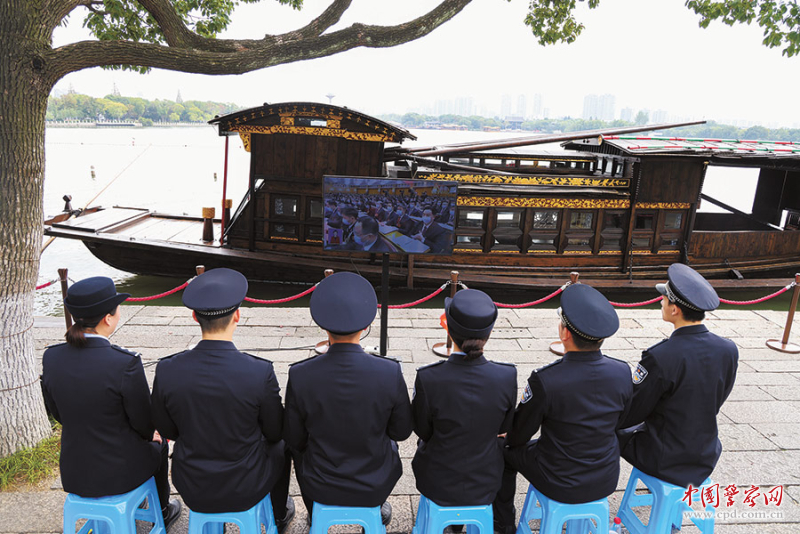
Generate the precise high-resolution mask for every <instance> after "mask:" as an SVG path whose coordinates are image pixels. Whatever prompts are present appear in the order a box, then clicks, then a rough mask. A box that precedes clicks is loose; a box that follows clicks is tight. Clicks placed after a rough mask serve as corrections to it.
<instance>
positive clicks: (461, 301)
mask: <svg viewBox="0 0 800 534" xmlns="http://www.w3.org/2000/svg"><path fill="white" fill-rule="evenodd" d="M444 313H445V317H446V318H447V330H448V331H449V332H450V333H451V334H455V335H457V336H459V337H463V338H464V339H483V338H486V337H488V336H489V334H490V333H491V332H492V328H493V327H494V322H495V321H496V320H497V306H495V304H494V302H493V301H492V299H491V298H490V297H489V295H487V294H486V293H484V292H483V291H478V290H477V289H464V290H462V291H459V292H458V293H456V296H455V297H453V298H450V297H447V298H445V299H444Z"/></svg>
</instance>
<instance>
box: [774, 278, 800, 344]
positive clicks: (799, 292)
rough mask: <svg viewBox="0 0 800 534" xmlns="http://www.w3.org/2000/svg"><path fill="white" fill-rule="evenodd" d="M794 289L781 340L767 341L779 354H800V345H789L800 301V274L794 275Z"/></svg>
mask: <svg viewBox="0 0 800 534" xmlns="http://www.w3.org/2000/svg"><path fill="white" fill-rule="evenodd" d="M794 284H795V285H794V288H793V289H792V303H791V304H790V305H789V315H787V317H786V327H785V328H784V329H783V338H782V339H781V340H777V339H769V340H767V347H769V348H771V349H772V350H777V351H778V352H788V353H789V354H799V353H800V345H797V344H795V343H789V334H790V333H791V332H792V323H793V322H794V313H795V311H796V310H797V301H798V299H800V273H798V274H795V275H794Z"/></svg>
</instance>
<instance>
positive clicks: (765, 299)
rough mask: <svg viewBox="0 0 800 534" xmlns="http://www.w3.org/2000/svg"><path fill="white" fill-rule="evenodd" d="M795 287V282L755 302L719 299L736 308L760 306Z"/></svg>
mask: <svg viewBox="0 0 800 534" xmlns="http://www.w3.org/2000/svg"><path fill="white" fill-rule="evenodd" d="M794 285H795V284H794V282H792V283H791V284H789V285H788V286H786V287H784V288H783V289H779V290H778V291H776V292H775V293H772V294H771V295H767V296H766V297H761V298H760V299H755V300H728V299H723V298H721V299H719V301H720V302H722V303H724V304H733V305H735V306H747V305H749V304H758V303H759V302H764V301H767V300H769V299H773V298H775V297H777V296H778V295H782V294H783V293H786V292H787V291H789V290H790V289H792V288H793V287H794Z"/></svg>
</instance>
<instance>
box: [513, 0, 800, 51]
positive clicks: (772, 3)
mask: <svg viewBox="0 0 800 534" xmlns="http://www.w3.org/2000/svg"><path fill="white" fill-rule="evenodd" d="M581 1H583V0H581ZM587 3H588V5H589V8H590V9H594V8H595V7H597V6H598V4H599V3H600V0H588V2H587ZM685 4H686V7H688V8H689V9H691V10H692V11H694V12H695V13H697V14H698V15H700V23H699V24H700V27H701V28H707V27H708V26H709V24H711V22H712V21H714V20H720V21H722V22H723V23H725V24H727V25H729V26H733V25H734V24H737V23H738V24H751V23H752V22H753V21H755V22H756V23H757V24H758V25H759V26H760V27H761V28H763V30H764V40H763V41H762V43H763V44H764V45H765V46H767V47H769V48H775V47H779V46H782V47H784V48H783V51H782V53H783V55H785V56H787V57H792V56H795V55H797V54H800V6H798V4H797V1H796V0H721V1H714V0H686V2H685ZM575 6H576V0H531V2H530V10H529V12H528V15H527V17H526V18H525V24H527V25H528V26H530V27H531V30H532V31H533V34H534V36H536V38H537V39H538V40H539V44H542V45H548V44H555V43H559V42H561V43H571V42H573V41H575V39H577V38H578V36H579V35H580V34H581V32H582V31H583V29H584V26H583V24H581V23H580V22H578V21H577V19H576V18H575V16H574V13H573V12H574V10H575Z"/></svg>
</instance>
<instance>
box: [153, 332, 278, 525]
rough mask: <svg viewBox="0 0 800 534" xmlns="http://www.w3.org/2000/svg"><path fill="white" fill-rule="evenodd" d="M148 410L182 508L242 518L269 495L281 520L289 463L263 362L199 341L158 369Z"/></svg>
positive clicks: (273, 383) (273, 387)
mask: <svg viewBox="0 0 800 534" xmlns="http://www.w3.org/2000/svg"><path fill="white" fill-rule="evenodd" d="M152 404H153V421H154V422H155V425H156V428H158V430H159V432H160V433H161V435H162V436H165V437H167V438H170V439H174V440H175V448H174V452H173V462H172V480H173V483H174V484H175V487H176V488H177V489H178V491H179V492H180V494H181V497H183V500H184V502H185V503H186V505H187V506H188V507H189V508H191V509H192V510H194V511H197V512H203V513H219V512H236V511H243V510H247V509H249V508H252V507H253V506H254V505H256V504H257V503H258V502H259V501H261V500H262V499H263V498H264V496H266V495H267V493H270V494H271V497H272V503H273V509H274V512H275V517H276V518H278V519H281V518H283V517H285V515H286V497H287V494H288V485H289V470H290V468H291V462H290V461H289V459H288V457H287V456H288V455H287V449H286V446H285V444H284V442H283V441H282V440H281V430H282V426H283V406H282V405H281V398H280V388H279V386H278V381H277V378H276V377H275V372H274V370H273V367H272V363H271V362H269V361H267V360H263V359H260V358H257V357H255V356H252V355H250V354H246V353H243V352H240V351H238V350H237V349H236V346H235V345H234V344H233V343H231V342H230V341H221V340H202V341H200V343H198V344H197V346H196V347H195V348H194V349H191V350H187V351H184V352H182V353H179V354H174V355H172V356H168V357H166V358H163V359H162V360H161V361H160V362H159V364H158V367H157V368H156V378H155V382H154V384H153V394H152Z"/></svg>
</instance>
